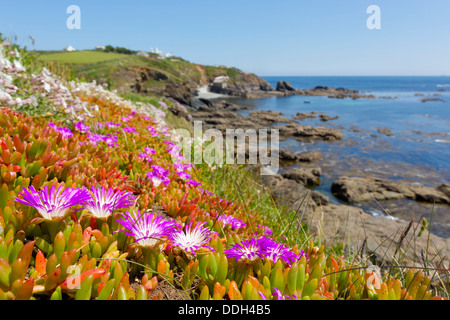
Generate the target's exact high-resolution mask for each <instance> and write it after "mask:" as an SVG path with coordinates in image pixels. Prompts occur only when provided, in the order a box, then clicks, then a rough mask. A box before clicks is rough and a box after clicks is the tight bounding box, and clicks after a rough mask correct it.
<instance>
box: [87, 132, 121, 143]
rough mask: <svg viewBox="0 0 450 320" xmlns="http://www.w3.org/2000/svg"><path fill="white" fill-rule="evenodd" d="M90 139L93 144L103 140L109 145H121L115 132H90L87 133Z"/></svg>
mask: <svg viewBox="0 0 450 320" xmlns="http://www.w3.org/2000/svg"><path fill="white" fill-rule="evenodd" d="M87 137H88V139H89V140H90V143H91V144H93V145H97V143H98V142H100V141H103V142H105V143H106V144H107V145H108V146H109V147H116V146H118V145H119V143H118V142H117V141H118V140H119V138H118V137H117V136H116V135H114V134H107V135H104V134H93V133H90V132H88V134H87Z"/></svg>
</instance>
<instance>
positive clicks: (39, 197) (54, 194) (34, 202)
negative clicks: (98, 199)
mask: <svg viewBox="0 0 450 320" xmlns="http://www.w3.org/2000/svg"><path fill="white" fill-rule="evenodd" d="M62 188H63V186H62V185H60V186H59V187H58V189H57V190H55V186H52V187H51V188H50V189H49V188H48V186H47V185H46V186H44V188H43V189H42V190H40V191H36V189H35V188H34V187H33V186H31V187H30V190H27V189H26V188H24V189H23V193H20V192H19V195H21V196H22V197H23V199H21V198H18V197H14V199H15V200H16V201H17V202H19V203H21V204H25V205H28V206H31V207H33V208H35V209H36V210H37V211H38V212H39V214H40V215H41V216H42V217H43V218H44V219H45V220H52V219H54V218H63V217H64V216H65V215H66V213H67V211H68V210H69V209H70V208H71V207H73V206H77V205H84V204H86V202H87V201H88V200H89V198H90V195H89V193H88V192H87V190H85V189H77V188H67V189H64V190H63V191H62Z"/></svg>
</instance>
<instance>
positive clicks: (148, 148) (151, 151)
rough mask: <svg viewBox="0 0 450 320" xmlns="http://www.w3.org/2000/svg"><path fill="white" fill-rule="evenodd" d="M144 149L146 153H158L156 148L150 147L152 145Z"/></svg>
mask: <svg viewBox="0 0 450 320" xmlns="http://www.w3.org/2000/svg"><path fill="white" fill-rule="evenodd" d="M144 151H145V152H146V153H148V154H155V153H156V150H155V149H153V148H150V147H145V148H144Z"/></svg>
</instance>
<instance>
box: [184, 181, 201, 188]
mask: <svg viewBox="0 0 450 320" xmlns="http://www.w3.org/2000/svg"><path fill="white" fill-rule="evenodd" d="M186 183H187V184H188V185H190V186H191V187H197V186H200V185H201V183H200V182H198V181H196V180H193V179H189V180H187V181H186Z"/></svg>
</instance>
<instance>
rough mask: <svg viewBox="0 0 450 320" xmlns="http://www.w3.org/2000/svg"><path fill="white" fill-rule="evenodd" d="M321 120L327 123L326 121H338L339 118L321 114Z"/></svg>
mask: <svg viewBox="0 0 450 320" xmlns="http://www.w3.org/2000/svg"><path fill="white" fill-rule="evenodd" d="M319 119H320V121H322V122H326V121H330V120H336V119H339V116H335V117H330V116H328V115H326V114H319Z"/></svg>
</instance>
